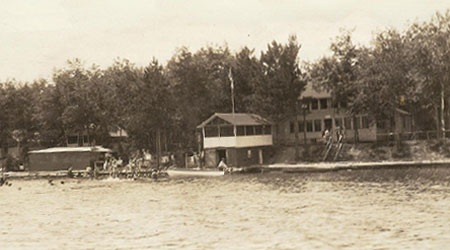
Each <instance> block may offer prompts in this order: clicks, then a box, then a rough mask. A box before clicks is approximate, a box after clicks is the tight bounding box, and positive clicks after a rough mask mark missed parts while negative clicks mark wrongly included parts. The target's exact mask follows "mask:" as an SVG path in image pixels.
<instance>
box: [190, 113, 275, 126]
mask: <svg viewBox="0 0 450 250" xmlns="http://www.w3.org/2000/svg"><path fill="white" fill-rule="evenodd" d="M216 117H219V118H220V119H222V120H225V121H227V122H229V123H230V124H233V125H237V126H241V125H269V124H271V122H269V121H268V120H267V119H265V118H262V117H261V116H259V115H257V114H250V113H235V114H232V113H214V114H213V115H212V116H211V117H209V118H208V119H206V120H205V121H204V122H202V123H201V124H200V125H198V126H197V128H203V127H205V126H206V125H207V124H208V123H210V122H211V121H212V120H214V119H215V118H216Z"/></svg>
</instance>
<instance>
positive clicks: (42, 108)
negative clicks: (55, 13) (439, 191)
mask: <svg viewBox="0 0 450 250" xmlns="http://www.w3.org/2000/svg"><path fill="white" fill-rule="evenodd" d="M299 49H300V45H299V43H298V42H297V40H296V37H295V36H291V37H290V38H289V40H288V42H287V43H286V44H281V43H278V42H275V41H274V42H272V43H270V44H269V45H268V46H267V50H266V51H264V52H262V53H261V55H260V57H256V55H255V53H254V51H253V50H251V49H249V48H243V49H241V50H240V51H238V52H237V53H235V54H233V53H231V52H230V50H229V49H228V48H227V47H206V48H202V49H200V50H198V51H196V52H195V53H192V52H190V51H189V50H188V49H186V48H181V49H179V50H178V51H177V53H176V54H175V55H174V56H173V57H172V58H171V59H170V60H169V61H168V63H167V64H166V65H161V64H160V63H159V62H158V61H157V60H156V59H153V60H151V62H150V63H149V64H148V66H145V67H137V66H136V65H134V64H133V63H131V62H129V61H128V60H120V59H118V60H116V61H115V62H114V63H113V64H112V65H111V66H109V67H108V68H106V69H100V68H99V67H98V66H95V65H94V66H91V67H85V66H84V65H83V64H82V63H81V62H80V60H78V59H76V60H72V61H69V62H68V63H67V66H66V67H65V68H63V69H59V70H56V71H55V72H54V74H53V77H52V81H51V82H47V81H45V80H37V81H35V82H33V83H20V82H16V81H14V80H12V81H8V82H3V83H1V88H0V91H1V92H0V110H1V112H0V142H1V147H2V149H3V153H4V154H3V155H5V153H6V149H7V148H8V146H11V145H12V144H18V145H19V146H20V147H21V151H22V155H23V156H24V157H25V155H26V152H27V151H28V150H29V148H31V147H50V146H64V145H66V138H67V136H69V135H77V134H80V135H82V134H87V136H88V137H90V138H95V139H96V142H97V143H100V144H103V145H106V146H108V144H109V143H110V141H108V132H109V131H111V130H114V129H116V128H118V127H120V128H122V129H124V130H125V131H126V132H127V133H128V135H129V140H128V145H126V146H125V147H127V150H131V149H150V150H151V151H153V152H155V150H156V142H157V141H160V140H157V137H158V136H160V138H161V141H162V142H164V144H163V145H162V146H163V150H164V149H167V150H172V151H174V150H179V149H181V150H189V149H191V150H194V149H195V148H196V145H197V144H196V143H197V138H196V135H195V132H196V130H195V129H196V126H197V125H199V124H200V123H201V122H202V121H203V120H205V119H206V118H208V117H209V116H211V115H212V114H213V113H214V112H231V107H232V105H231V84H230V80H231V79H230V70H231V78H232V80H233V81H234V93H235V104H236V105H235V107H236V108H235V110H236V112H255V113H259V114H262V115H264V116H267V117H272V118H280V117H282V116H283V115H286V114H288V113H290V112H291V111H290V109H291V107H292V106H293V105H294V104H295V100H296V98H297V97H298V94H299V93H300V92H301V90H302V88H303V85H304V82H303V81H302V79H303V77H302V76H301V74H300V70H299V58H298V52H299ZM165 142H167V143H165Z"/></svg>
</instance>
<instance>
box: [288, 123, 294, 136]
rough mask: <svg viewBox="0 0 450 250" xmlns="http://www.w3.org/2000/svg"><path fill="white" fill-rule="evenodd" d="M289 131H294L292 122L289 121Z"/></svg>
mask: <svg viewBox="0 0 450 250" xmlns="http://www.w3.org/2000/svg"><path fill="white" fill-rule="evenodd" d="M289 131H290V132H291V134H292V133H294V132H295V131H294V122H290V123H289Z"/></svg>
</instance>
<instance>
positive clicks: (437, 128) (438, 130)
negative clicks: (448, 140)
mask: <svg viewBox="0 0 450 250" xmlns="http://www.w3.org/2000/svg"><path fill="white" fill-rule="evenodd" d="M434 110H435V112H436V136H437V138H438V139H440V138H441V133H440V131H441V126H440V120H439V107H438V106H435V108H434Z"/></svg>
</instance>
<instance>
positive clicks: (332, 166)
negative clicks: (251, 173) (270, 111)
mask: <svg viewBox="0 0 450 250" xmlns="http://www.w3.org/2000/svg"><path fill="white" fill-rule="evenodd" d="M430 166H433V167H450V159H444V160H427V161H380V162H321V163H298V164H283V163H280V164H271V165H263V166H260V168H261V171H262V172H270V171H282V172H287V173H295V172H325V171H338V170H348V169H351V170H356V169H377V168H397V167H430Z"/></svg>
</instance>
